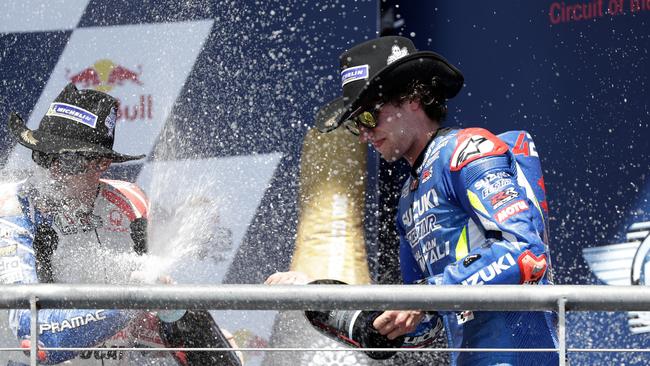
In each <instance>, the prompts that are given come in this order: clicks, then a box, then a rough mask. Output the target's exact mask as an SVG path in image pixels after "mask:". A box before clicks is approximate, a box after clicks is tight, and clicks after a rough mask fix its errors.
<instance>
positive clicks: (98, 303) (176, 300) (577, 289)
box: [0, 284, 650, 365]
mask: <svg viewBox="0 0 650 366" xmlns="http://www.w3.org/2000/svg"><path fill="white" fill-rule="evenodd" d="M12 308H30V309H31V312H32V317H31V334H32V339H31V349H30V360H31V364H32V365H36V364H37V363H36V355H37V352H36V351H37V349H36V347H37V345H38V331H37V319H38V309H42V308H60V309H66V308H86V309H87V308H90V309H187V308H192V309H210V310H306V309H310V310H334V309H341V310H354V309H373V310H389V309H393V310H400V309H404V310H406V309H420V310H440V311H461V310H476V311H543V310H548V311H557V313H558V320H559V322H558V338H559V348H557V349H552V348H551V349H527V350H525V349H496V348H494V349H453V348H437V349H417V350H413V349H403V350H402V349H400V350H399V351H404V352H468V351H474V352H476V351H481V352H504V351H505V352H558V354H559V359H560V365H565V362H566V353H567V351H568V352H650V350H647V349H625V348H623V349H578V348H576V349H567V347H566V312H567V311H649V310H650V291H648V288H647V287H644V286H578V285H556V286H510V285H504V286H418V285H412V286H399V285H364V286H342V285H307V286H296V285H293V286H266V285H152V286H115V285H65V284H35V285H3V286H0V309H12ZM1 350H6V351H14V350H23V349H20V348H2V349H1ZM46 350H55V349H54V348H46ZM56 350H95V349H94V348H81V349H80V348H56ZM101 350H103V351H106V350H107V349H106V348H102V349H101ZM119 350H121V351H129V350H130V349H128V348H127V349H125V348H120V349H119ZM136 350H138V351H142V349H141V348H139V349H136ZM158 350H180V349H172V348H167V349H165V348H160V349H151V351H158ZM185 350H190V351H192V350H195V351H208V350H212V351H219V350H221V351H223V350H224V349H216V348H215V349H203V348H188V349H185ZM235 350H240V351H309V350H311V349H309V348H282V349H279V348H275V349H273V348H238V349H235ZM318 350H319V351H322V350H323V349H318ZM327 350H328V351H329V350H331V351H341V350H345V351H349V350H350V349H338V348H333V349H327ZM365 350H376V351H386V350H388V349H380V348H376V349H365ZM393 350H394V349H393Z"/></svg>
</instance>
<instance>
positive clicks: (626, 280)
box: [582, 221, 650, 334]
mask: <svg viewBox="0 0 650 366" xmlns="http://www.w3.org/2000/svg"><path fill="white" fill-rule="evenodd" d="M626 239H627V242H625V243H620V244H611V245H604V246H599V247H592V248H585V249H583V250H582V255H583V256H584V258H585V260H586V261H587V263H588V264H589V268H591V271H592V272H593V273H594V275H596V277H597V278H598V279H599V280H601V281H602V282H604V283H606V284H608V285H613V286H629V285H638V286H650V221H646V222H637V223H634V224H632V225H630V227H629V228H628V232H627V235H626ZM628 325H629V327H630V332H632V333H633V334H642V333H648V332H650V312H641V311H630V312H629V313H628Z"/></svg>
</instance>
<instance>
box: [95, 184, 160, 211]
mask: <svg viewBox="0 0 650 366" xmlns="http://www.w3.org/2000/svg"><path fill="white" fill-rule="evenodd" d="M102 181H103V182H105V183H106V184H108V185H110V186H111V187H113V188H114V189H116V190H117V191H119V192H120V193H121V194H122V195H123V196H124V197H126V199H127V200H128V201H129V203H131V204H132V205H133V206H135V208H136V209H137V210H138V211H139V212H140V214H141V215H142V217H144V218H145V219H146V218H147V217H149V200H148V199H147V196H146V195H145V194H144V192H142V190H141V189H140V187H138V186H137V185H135V184H133V183H127V182H124V181H119V180H109V179H102Z"/></svg>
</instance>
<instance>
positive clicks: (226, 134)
mask: <svg viewBox="0 0 650 366" xmlns="http://www.w3.org/2000/svg"><path fill="white" fill-rule="evenodd" d="M649 23H650V2H648V1H645V0H638V1H637V0H610V1H602V0H596V1H583V2H556V1H535V2H526V1H510V2H498V1H483V2H470V1H456V2H445V1H426V2H407V1H364V0H358V1H343V0H320V1H309V2H307V1H297V0H288V1H287V0H285V1H252V0H240V1H199V0H196V1H193V0H189V1H172V0H162V1H153V0H149V1H142V2H138V3H134V2H131V1H126V0H101V1H96V0H77V1H64V0H53V1H36V0H25V1H21V2H3V3H1V4H0V115H1V116H2V120H3V121H4V120H6V117H7V116H8V115H9V113H10V112H12V111H16V112H18V113H19V114H20V115H21V116H22V117H23V118H24V119H26V120H28V121H29V122H28V125H29V126H30V128H35V127H36V126H37V125H38V122H39V121H40V119H41V117H42V116H43V115H44V113H45V111H46V110H47V108H48V106H49V103H50V102H51V101H52V100H53V99H54V98H55V97H56V95H57V94H58V92H59V91H60V90H61V89H62V88H63V87H64V86H65V85H66V84H67V83H69V82H73V83H75V84H76V85H77V87H79V88H92V89H96V90H101V91H104V92H107V93H109V94H111V95H114V96H116V97H118V98H119V99H120V103H121V104H120V111H119V113H118V125H117V132H116V134H117V136H116V146H115V150H117V151H119V152H123V153H127V154H141V153H146V154H148V157H147V159H146V160H145V161H140V162H136V163H130V164H120V165H114V166H113V167H112V168H111V170H110V171H109V176H110V177H111V178H116V179H124V180H128V181H134V182H138V183H139V184H140V185H141V186H142V187H143V189H144V190H145V191H146V193H147V194H148V195H149V198H150V200H151V206H152V208H151V212H152V216H151V225H150V232H149V238H150V246H151V251H152V253H154V254H159V255H163V254H166V255H168V256H169V255H171V256H172V257H173V259H174V260H173V261H170V262H169V266H168V267H167V268H166V269H167V271H168V272H169V273H172V274H173V275H174V277H175V278H177V279H178V280H179V282H186V283H190V282H193V283H196V282H201V283H261V282H263V281H264V279H265V278H266V277H267V276H268V275H270V274H272V273H274V272H276V271H286V270H288V269H298V270H306V271H308V272H310V271H311V274H312V275H314V276H323V277H329V278H338V279H342V280H345V281H347V282H349V283H369V282H376V283H399V282H400V278H399V271H398V267H397V262H396V261H397V250H398V245H397V239H396V236H395V233H394V232H393V216H394V206H395V203H396V196H395V195H394V192H399V189H398V187H400V186H401V182H402V180H403V178H404V177H405V173H406V171H407V170H406V167H405V166H404V165H403V164H401V163H396V164H388V163H385V162H382V161H380V159H379V158H378V156H377V154H376V153H375V152H374V151H373V150H372V148H368V147H366V146H364V145H361V144H359V143H357V142H356V141H355V140H354V138H353V137H352V136H348V135H345V134H339V133H334V134H328V135H319V134H317V133H315V132H314V131H313V130H311V128H312V126H313V116H314V114H315V112H316V111H317V110H318V108H319V107H321V106H322V105H324V104H325V103H326V102H327V101H329V100H331V99H333V98H334V97H336V96H337V95H339V94H340V76H339V68H338V56H339V54H341V53H342V52H343V51H345V50H346V49H348V48H349V47H351V46H353V45H354V44H356V43H359V42H362V41H365V40H368V39H371V38H374V37H377V36H378V35H402V36H406V37H409V38H411V39H412V40H413V41H414V42H415V44H416V47H417V48H419V49H422V50H424V49H427V50H434V51H436V52H438V53H440V54H442V55H444V56H445V58H447V59H448V60H449V61H450V62H451V63H452V64H455V65H456V66H458V68H459V69H460V70H461V71H462V72H463V73H464V75H465V80H466V84H465V86H464V88H463V89H462V90H461V93H460V94H459V96H458V97H456V98H454V99H453V100H451V101H449V116H448V120H447V122H446V124H447V125H449V126H459V127H474V126H477V127H485V128H488V129H490V130H491V131H492V132H494V133H501V132H505V131H508V130H513V129H523V130H527V131H528V132H530V133H531V135H532V136H533V138H534V139H535V141H536V146H537V150H538V152H539V154H540V157H541V159H542V165H543V168H544V173H545V177H544V182H541V183H540V184H544V185H545V186H546V191H547V196H548V205H549V210H550V219H551V227H550V231H551V242H550V246H551V251H552V260H553V266H554V275H555V280H556V282H557V283H559V284H598V283H600V284H602V283H605V284H612V285H631V284H632V283H633V282H635V284H639V285H645V284H646V281H645V275H644V273H647V272H648V271H650V268H648V267H649V265H648V260H647V258H648V256H647V253H639V248H640V247H641V243H642V242H644V240H648V230H647V229H644V227H645V226H644V225H643V223H644V222H647V221H650V202H649V199H650V182H649V181H648V179H647V178H648V175H649V174H650V166H649V164H648V159H649V158H650V144H649V143H648V140H649V138H650V106H649V103H650V90H649V87H650V85H649V82H650V80H649V75H650V55H649V49H650V34H649V32H648V29H650V24H649ZM350 151H353V152H352V153H350ZM31 169H33V163H31V160H30V159H29V154H28V150H27V149H25V148H22V147H17V146H16V143H15V142H14V141H13V140H12V139H11V137H10V136H9V134H8V130H7V127H6V124H5V123H1V124H0V170H1V171H2V173H0V174H1V176H2V180H3V181H12V180H17V179H21V178H22V177H24V176H26V175H28V174H29V171H30V170H31ZM170 253H171V254H170ZM635 261H636V262H635ZM633 265H634V266H637V267H639V268H642V269H645V268H648V271H643V270H642V271H641V275H640V276H637V277H638V278H633V276H632V274H631V269H632V267H633ZM187 268H191V270H189V271H188V270H187ZM649 282H650V281H649ZM540 291H542V289H540ZM649 310H650V309H649ZM644 316H646V315H645V314H627V313H584V314H583V313H571V314H570V316H569V319H568V326H569V330H568V339H569V347H607V348H610V347H638V348H647V347H648V346H650V333H649V332H650V320H648V321H647V323H644V322H643V321H641V322H637V323H638V324H639V325H638V326H636V327H634V328H630V325H629V323H628V322H629V319H630V318H638V319H643V318H644ZM215 317H216V318H217V320H218V321H219V322H220V323H221V324H222V325H224V326H225V327H226V328H228V329H229V330H230V331H231V332H232V333H234V334H235V335H236V337H238V341H239V343H240V345H241V346H248V347H256V346H267V345H272V346H298V343H295V342H301V341H302V342H305V338H307V339H313V342H312V341H309V342H307V343H308V344H309V345H313V344H320V345H322V344H323V343H322V342H327V340H318V341H316V339H317V338H318V336H317V335H316V334H315V333H313V334H312V333H308V334H309V336H308V337H304V336H302V335H301V334H302V333H300V332H301V330H300V329H302V328H303V327H304V322H303V320H302V318H301V317H300V316H298V315H297V314H295V313H286V314H277V313H276V312H270V311H269V312H248V313H244V312H215ZM649 318H650V317H649ZM644 324H645V325H644ZM3 339H5V340H6V342H10V341H11V339H10V337H9V338H3ZM321 341H322V342H321ZM291 342H294V343H291ZM319 342H321V343H319ZM326 344H328V345H331V344H329V343H326ZM303 345H304V344H303ZM11 346H13V345H11ZM1 357H2V355H0V358H1ZM282 357H284V358H282ZM282 357H279V356H274V355H273V354H271V353H269V354H267V355H264V354H248V355H247V362H248V363H247V364H251V365H261V364H264V365H266V364H305V365H312V364H314V365H320V364H323V365H326V364H337V365H339V364H350V365H352V364H364V363H366V364H369V363H371V361H369V360H367V359H365V358H364V357H363V356H361V355H357V354H345V353H343V354H341V353H336V354H334V353H332V354H326V353H323V354H311V355H299V356H295V355H294V356H287V355H284V356H282ZM291 357H293V358H291ZM355 357H357V358H358V359H357V358H355ZM288 359H291V361H290V362H289V361H288ZM570 359H571V362H572V364H575V365H592V364H626V365H646V364H650V360H648V357H647V355H646V356H644V355H638V354H606V353H598V354H586V353H572V354H570ZM409 362H410V364H414V365H415V364H420V363H421V364H428V363H426V362H424V361H422V360H421V359H420V360H418V359H413V360H410V361H408V362H407V361H403V362H400V363H402V364H409ZM385 364H390V363H385Z"/></svg>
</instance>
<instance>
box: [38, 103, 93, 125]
mask: <svg viewBox="0 0 650 366" xmlns="http://www.w3.org/2000/svg"><path fill="white" fill-rule="evenodd" d="M46 115H48V116H53V117H61V118H65V119H69V120H71V121H75V122H79V123H81V124H84V125H86V126H89V127H92V128H95V126H96V125H97V115H96V114H94V113H91V112H89V111H87V110H85V109H83V108H79V107H77V106H74V105H71V104H67V103H52V104H50V109H49V110H48V111H47V113H46Z"/></svg>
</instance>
